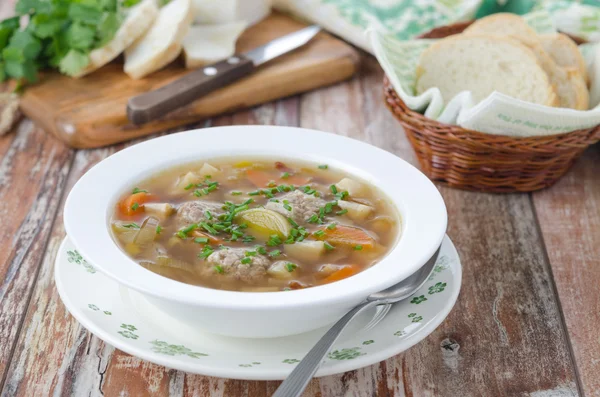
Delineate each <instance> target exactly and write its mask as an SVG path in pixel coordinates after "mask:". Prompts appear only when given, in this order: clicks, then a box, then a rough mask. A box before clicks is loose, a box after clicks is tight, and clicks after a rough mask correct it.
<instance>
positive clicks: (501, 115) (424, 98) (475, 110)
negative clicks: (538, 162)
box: [368, 10, 600, 136]
mask: <svg viewBox="0 0 600 397" xmlns="http://www.w3.org/2000/svg"><path fill="white" fill-rule="evenodd" d="M523 17H524V18H525V20H526V21H527V23H528V24H529V25H530V26H531V27H532V28H533V29H535V30H536V31H537V32H538V33H552V32H554V31H555V28H554V24H553V21H552V18H551V16H550V14H549V13H548V12H547V11H546V10H541V11H536V12H533V13H529V14H526V15H524V16H523ZM368 37H369V38H370V41H371V45H372V48H373V50H374V53H375V56H376V57H377V60H378V61H379V63H380V64H381V66H382V67H383V69H384V70H385V72H386V74H387V76H388V77H389V79H390V82H391V83H392V85H393V86H394V88H395V90H396V92H397V93H398V95H399V96H400V97H401V98H402V100H403V101H404V102H405V103H406V105H407V106H408V107H409V108H411V109H413V110H415V111H419V112H422V113H424V115H425V116H427V117H429V118H432V119H436V120H439V121H440V122H443V123H448V124H458V125H460V126H462V127H465V128H468V129H473V130H477V131H481V132H487V133H491V134H501V135H510V136H536V135H537V136H541V135H552V134H559V133H564V132H569V131H574V130H577V129H582V128H589V127H593V126H595V125H598V124H600V108H595V109H594V110H588V111H579V110H572V109H561V108H552V107H548V106H542V105H537V104H533V103H529V102H525V101H521V100H517V99H514V98H512V97H509V96H507V95H504V94H501V93H499V92H494V93H492V94H491V95H490V96H489V97H488V98H486V99H484V100H483V101H481V102H479V103H474V101H473V98H472V96H471V93H470V92H469V91H463V92H461V93H459V94H458V95H457V96H455V97H454V98H452V99H451V100H450V101H449V102H448V103H445V102H444V98H442V95H441V93H440V91H439V89H437V88H430V89H429V90H427V91H426V92H424V93H422V94H421V95H418V96H416V95H415V79H416V68H417V64H418V62H419V57H420V55H421V53H422V52H423V51H424V50H425V49H426V48H427V47H429V46H430V45H431V43H433V42H435V40H398V39H397V38H396V37H395V36H394V35H392V34H389V33H384V32H382V31H380V30H377V29H371V30H369V33H368ZM583 53H584V55H585V56H586V61H587V62H588V65H589V66H590V67H589V69H588V70H589V71H590V75H591V79H592V88H591V93H590V102H591V104H593V105H594V106H595V105H597V104H598V101H600V52H599V51H598V46H591V45H587V46H586V47H585V51H583Z"/></svg>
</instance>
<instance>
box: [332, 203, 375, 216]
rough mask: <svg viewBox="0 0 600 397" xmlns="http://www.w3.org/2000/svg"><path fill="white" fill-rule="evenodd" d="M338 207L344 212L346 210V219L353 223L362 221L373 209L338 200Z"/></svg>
mask: <svg viewBox="0 0 600 397" xmlns="http://www.w3.org/2000/svg"><path fill="white" fill-rule="evenodd" d="M338 206H339V207H340V208H342V209H344V210H348V212H347V215H348V217H349V218H350V219H352V220H355V221H363V220H365V219H367V217H368V216H369V215H370V214H371V212H373V207H370V206H368V205H364V204H359V203H354V202H352V201H343V200H338Z"/></svg>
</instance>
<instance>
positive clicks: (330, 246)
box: [324, 241, 335, 251]
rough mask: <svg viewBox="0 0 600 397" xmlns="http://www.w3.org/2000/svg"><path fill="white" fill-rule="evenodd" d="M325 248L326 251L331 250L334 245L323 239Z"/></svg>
mask: <svg viewBox="0 0 600 397" xmlns="http://www.w3.org/2000/svg"><path fill="white" fill-rule="evenodd" d="M324 244H325V249H327V251H331V250H332V249H334V248H335V247H334V246H333V245H331V244H329V243H328V242H327V241H325V243H324Z"/></svg>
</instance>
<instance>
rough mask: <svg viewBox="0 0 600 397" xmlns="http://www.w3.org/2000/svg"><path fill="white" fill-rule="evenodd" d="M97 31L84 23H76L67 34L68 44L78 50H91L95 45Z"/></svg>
mask: <svg viewBox="0 0 600 397" xmlns="http://www.w3.org/2000/svg"><path fill="white" fill-rule="evenodd" d="M95 36H96V29H94V28H92V27H91V26H87V25H84V24H83V23H82V22H75V23H74V24H72V25H71V26H70V27H69V29H67V32H66V39H67V44H68V45H69V47H71V48H74V49H76V50H82V51H85V50H89V49H91V48H92V45H93V44H94V39H95Z"/></svg>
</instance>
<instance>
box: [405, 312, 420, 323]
mask: <svg viewBox="0 0 600 397" xmlns="http://www.w3.org/2000/svg"><path fill="white" fill-rule="evenodd" d="M408 318H410V319H411V321H412V322H413V323H420V322H421V321H423V316H417V313H410V314H409V315H408Z"/></svg>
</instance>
